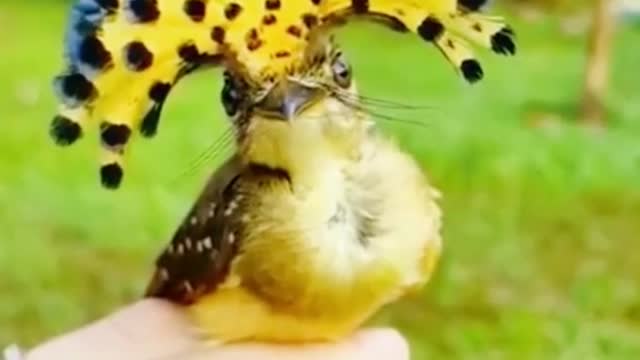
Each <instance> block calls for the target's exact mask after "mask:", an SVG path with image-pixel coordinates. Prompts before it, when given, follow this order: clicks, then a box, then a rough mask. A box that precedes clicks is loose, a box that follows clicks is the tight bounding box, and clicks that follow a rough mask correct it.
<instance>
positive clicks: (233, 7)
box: [224, 3, 242, 20]
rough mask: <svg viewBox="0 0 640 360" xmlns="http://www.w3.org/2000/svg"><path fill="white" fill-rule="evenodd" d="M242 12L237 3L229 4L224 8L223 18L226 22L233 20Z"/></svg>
mask: <svg viewBox="0 0 640 360" xmlns="http://www.w3.org/2000/svg"><path fill="white" fill-rule="evenodd" d="M241 12H242V6H240V5H239V4H237V3H231V4H229V5H227V6H226V7H225V8H224V16H225V17H226V18H227V20H233V19H235V18H236V17H238V15H240V13H241Z"/></svg>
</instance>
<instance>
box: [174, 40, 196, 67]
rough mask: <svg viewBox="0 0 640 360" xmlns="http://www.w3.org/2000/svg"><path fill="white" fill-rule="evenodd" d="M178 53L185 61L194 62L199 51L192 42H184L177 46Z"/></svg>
mask: <svg viewBox="0 0 640 360" xmlns="http://www.w3.org/2000/svg"><path fill="white" fill-rule="evenodd" d="M178 55H179V56H180V58H181V59H182V60H184V61H186V62H189V63H194V62H196V61H198V59H199V58H200V52H199V51H198V48H197V47H196V45H195V44H193V43H186V44H183V45H181V46H180V47H179V48H178Z"/></svg>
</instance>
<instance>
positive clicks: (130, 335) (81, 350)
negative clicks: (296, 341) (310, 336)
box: [26, 299, 409, 360]
mask: <svg viewBox="0 0 640 360" xmlns="http://www.w3.org/2000/svg"><path fill="white" fill-rule="evenodd" d="M26 359H27V360H58V359H60V360H62V359H64V360H86V359H92V360H113V359H118V360H129V359H130V360H174V359H175V360H186V359H189V360H200V359H215V360H248V359H251V360H254V359H255V360H290V359H291V360H293V359H295V360H316V359H317V360H320V359H322V360H360V359H362V360H365V359H366V360H408V359H409V350H408V346H407V343H406V341H405V340H404V339H403V338H402V337H401V336H400V335H399V334H398V333H397V332H395V331H393V330H389V329H371V330H363V331H361V332H358V333H356V334H355V335H353V336H352V337H351V338H349V339H345V340H344V341H342V342H339V343H335V344H313V345H311V344H310V345H300V346H294V345H268V344H253V343H251V344H237V345H224V346H220V347H209V348H207V347H205V346H204V345H203V344H201V343H200V342H198V341H197V340H196V338H195V337H194V336H192V335H190V331H189V325H188V323H187V320H186V319H185V318H184V317H183V316H182V314H181V313H180V312H179V311H178V310H177V309H175V307H174V306H172V305H171V304H168V303H166V302H163V301H161V300H153V299H148V300H142V301H140V302H138V303H135V304H133V305H130V306H128V307H125V308H123V309H122V310H119V311H117V312H116V313H114V314H112V315H109V316H107V317H106V318H104V319H102V320H99V321H97V322H95V323H93V324H90V325H88V326H86V327H84V328H81V329H79V330H76V331H74V332H71V333H68V334H65V335H63V336H61V337H59V338H56V339H53V340H51V341H48V342H46V343H44V344H42V345H40V346H38V347H36V348H34V349H33V350H31V351H30V352H28V353H27V355H26Z"/></svg>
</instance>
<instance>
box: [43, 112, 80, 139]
mask: <svg viewBox="0 0 640 360" xmlns="http://www.w3.org/2000/svg"><path fill="white" fill-rule="evenodd" d="M49 135H50V136H51V138H52V139H53V141H55V143H56V144H57V145H60V146H67V145H71V144H73V143H74V142H76V140H78V139H79V138H80V136H82V128H80V125H79V124H78V123H76V122H73V121H72V120H71V119H69V118H67V117H65V116H62V115H57V116H56V117H54V118H53V121H51V127H50V128H49Z"/></svg>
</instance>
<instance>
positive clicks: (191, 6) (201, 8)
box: [184, 0, 207, 22]
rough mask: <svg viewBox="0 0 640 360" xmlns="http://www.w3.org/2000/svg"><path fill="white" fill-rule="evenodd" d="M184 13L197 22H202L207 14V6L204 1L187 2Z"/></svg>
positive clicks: (189, 0) (188, 0)
mask: <svg viewBox="0 0 640 360" xmlns="http://www.w3.org/2000/svg"><path fill="white" fill-rule="evenodd" d="M184 12H185V13H186V14H187V16H189V17H190V18H191V20H193V21H195V22H201V21H202V20H204V17H205V15H206V13H207V4H206V3H205V2H204V1H202V0H187V1H186V2H185V3H184Z"/></svg>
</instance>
